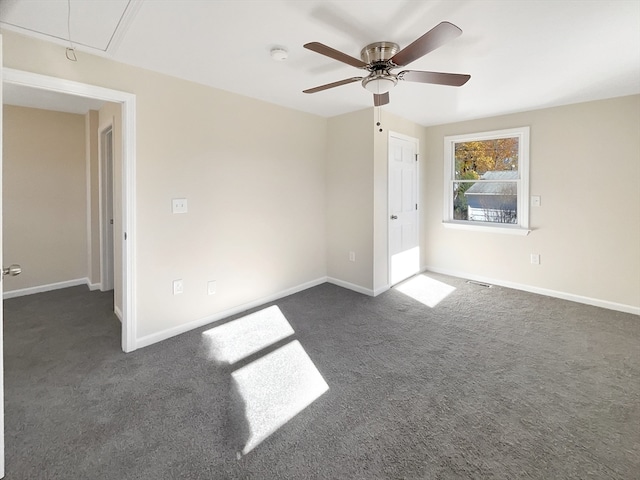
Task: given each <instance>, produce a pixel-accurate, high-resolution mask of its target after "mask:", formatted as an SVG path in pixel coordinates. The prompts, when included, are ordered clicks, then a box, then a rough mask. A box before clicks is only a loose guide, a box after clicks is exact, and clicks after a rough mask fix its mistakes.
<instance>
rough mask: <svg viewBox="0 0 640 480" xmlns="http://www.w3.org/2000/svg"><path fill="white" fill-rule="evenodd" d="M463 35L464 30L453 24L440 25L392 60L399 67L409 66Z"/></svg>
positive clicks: (443, 23) (444, 23)
mask: <svg viewBox="0 0 640 480" xmlns="http://www.w3.org/2000/svg"><path fill="white" fill-rule="evenodd" d="M461 34H462V30H460V29H459V28H458V27H456V26H455V25H454V24H453V23H449V22H442V23H439V24H438V25H436V26H435V27H433V28H432V29H431V30H429V31H428V32H427V33H425V34H424V35H422V36H421V37H420V38H418V39H417V40H416V41H414V42H413V43H412V44H410V45H407V46H406V47H404V48H403V49H402V50H400V51H399V52H398V53H396V54H395V55H394V56H393V57H391V59H390V60H391V62H393V63H394V64H395V65H397V66H398V67H402V66H404V65H408V64H410V63H411V62H413V61H414V60H417V59H419V58H420V57H422V56H424V55H426V54H427V53H429V52H432V51H433V50H435V49H436V48H438V47H440V46H442V45H444V44H445V43H447V42H448V41H450V40H453V39H454V38H456V37H459V36H460V35H461Z"/></svg>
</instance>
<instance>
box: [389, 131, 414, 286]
mask: <svg viewBox="0 0 640 480" xmlns="http://www.w3.org/2000/svg"><path fill="white" fill-rule="evenodd" d="M391 137H394V138H398V139H400V140H406V141H408V142H412V143H413V144H415V146H416V155H417V159H416V177H415V188H416V202H417V204H418V211H420V140H419V139H418V138H416V137H412V136H410V135H404V134H402V133H398V132H394V131H392V130H389V132H388V134H387V285H389V288H391V287H393V286H394V285H395V284H393V283H391V266H392V261H391ZM416 231H417V235H418V248H420V244H421V242H420V214H419V213H418V214H416ZM420 268H421V266H420V265H418V272H419V271H420ZM418 272H416V273H418ZM398 283H400V282H398Z"/></svg>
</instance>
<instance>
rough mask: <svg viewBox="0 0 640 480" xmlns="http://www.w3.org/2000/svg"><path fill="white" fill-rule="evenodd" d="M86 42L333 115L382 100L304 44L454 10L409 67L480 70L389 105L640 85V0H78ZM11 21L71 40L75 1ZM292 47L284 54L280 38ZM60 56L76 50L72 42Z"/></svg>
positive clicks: (487, 105)
mask: <svg viewBox="0 0 640 480" xmlns="http://www.w3.org/2000/svg"><path fill="white" fill-rule="evenodd" d="M70 3H71V17H70V27H71V28H70V30H71V38H72V41H73V42H74V44H75V45H76V47H77V50H78V52H79V53H78V61H79V62H82V52H91V53H94V54H98V55H102V56H106V57H108V58H112V59H114V60H116V61H120V62H124V63H128V64H132V65H137V66H140V67H143V68H147V69H150V70H155V71H158V72H162V73H165V74H168V75H173V76H176V77H180V78H184V79H188V80H192V81H194V82H198V83H202V84H206V85H210V86H213V87H217V88H221V89H224V90H228V91H232V92H236V93H240V94H243V95H247V96H249V97H253V98H258V99H262V100H265V101H268V102H272V103H276V104H280V105H283V106H286V107H291V108H294V109H297V110H302V111H306V112H311V113H315V114H318V115H322V116H334V115H338V114H341V113H346V112H350V111H354V110H360V109H362V108H366V107H369V106H371V105H372V98H371V94H370V93H369V92H367V91H366V90H364V89H363V88H362V87H361V86H360V84H358V83H354V84H350V85H345V86H341V87H337V88H335V89H331V90H326V91H323V92H319V93H315V94H311V95H308V94H304V93H302V90H304V89H306V88H310V87H314V86H317V85H321V84H325V83H330V82H333V81H337V80H341V79H345V78H349V77H353V76H362V71H361V70H358V69H356V68H354V67H350V66H348V65H344V64H341V63H339V62H337V61H335V60H332V59H330V58H327V57H324V56H322V55H319V54H317V53H314V52H311V51H309V50H306V49H304V48H303V47H302V45H303V44H305V43H308V42H311V41H318V42H321V43H324V44H326V45H329V46H331V47H333V48H336V49H338V50H340V51H343V52H345V53H347V54H349V55H351V56H354V57H359V54H360V50H361V49H362V47H364V46H365V45H366V44H368V43H372V42H375V41H381V40H388V41H393V42H396V43H398V44H400V47H404V46H406V45H408V44H409V43H411V42H412V41H413V40H415V39H416V38H418V37H419V36H421V35H422V34H423V33H425V32H426V31H428V30H430V29H431V28H433V27H434V26H435V25H437V24H438V23H440V22H441V21H443V20H447V21H450V22H452V23H454V24H456V25H457V26H459V27H460V28H461V29H462V30H463V34H462V36H461V37H459V38H457V39H455V40H453V41H451V42H450V43H448V44H446V45H444V46H443V47H441V48H439V49H437V50H436V51H434V52H432V53H430V54H428V55H426V56H425V57H423V58H421V59H419V60H417V61H415V62H413V63H412V64H410V65H409V66H408V68H410V69H413V70H430V71H441V72H454V73H469V74H471V80H470V81H469V82H468V83H467V84H466V85H464V86H462V87H459V88H455V87H445V86H438V85H424V84H417V83H409V82H400V83H399V84H398V85H397V86H396V87H395V88H394V89H393V90H392V91H391V103H390V104H389V105H386V106H384V107H383V111H384V110H386V111H389V112H392V113H394V114H397V115H400V116H402V117H405V118H407V119H410V120H412V121H414V122H416V123H419V124H422V125H434V124H442V123H448V122H454V121H459V120H465V119H471V118H480V117H486V116H493V115H498V114H503V113H510V112H517V111H524V110H531V109H536V108H543V107H548V106H554V105H562V104H568V103H575V102H582V101H589V100H595V99H601V98H609V97H615V96H622V95H630V94H636V93H640V33H639V32H640V0H605V1H597V0H592V1H573V0H571V1H568V0H556V1H550V0H549V1H545V0H532V1H528V0H520V1H506V0H505V1H489V0H462V1H454V0H432V1H411V0H405V1H400V0H370V1H358V0H350V1H335V0H334V1H327V0H308V1H301V0H235V1H234V0H216V1H204V0H201V1H194V0H180V1H178V0H164V1H159V0H70ZM0 23H1V26H2V27H3V28H6V29H10V30H14V31H17V32H20V33H22V34H25V35H32V36H37V37H40V38H45V39H47V40H49V41H52V42H56V43H59V44H60V45H65V46H66V45H67V42H66V40H65V39H66V37H67V0H3V2H2V3H0ZM275 46H278V47H285V48H286V49H287V50H288V51H289V58H288V59H287V60H286V61H284V62H276V61H274V60H272V59H271V57H270V55H269V51H270V49H271V48H272V47H275ZM61 55H64V50H63V49H61Z"/></svg>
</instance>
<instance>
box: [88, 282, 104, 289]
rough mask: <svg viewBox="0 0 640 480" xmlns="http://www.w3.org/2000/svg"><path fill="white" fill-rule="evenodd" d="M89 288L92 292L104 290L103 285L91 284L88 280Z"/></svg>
mask: <svg viewBox="0 0 640 480" xmlns="http://www.w3.org/2000/svg"><path fill="white" fill-rule="evenodd" d="M87 286H88V287H89V290H91V291H92V292H93V291H94V290H100V289H101V288H102V284H101V283H89V280H87Z"/></svg>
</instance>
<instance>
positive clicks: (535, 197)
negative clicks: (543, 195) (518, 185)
mask: <svg viewBox="0 0 640 480" xmlns="http://www.w3.org/2000/svg"><path fill="white" fill-rule="evenodd" d="M540 205H541V201H540V195H532V196H531V206H532V207H539V206H540Z"/></svg>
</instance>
